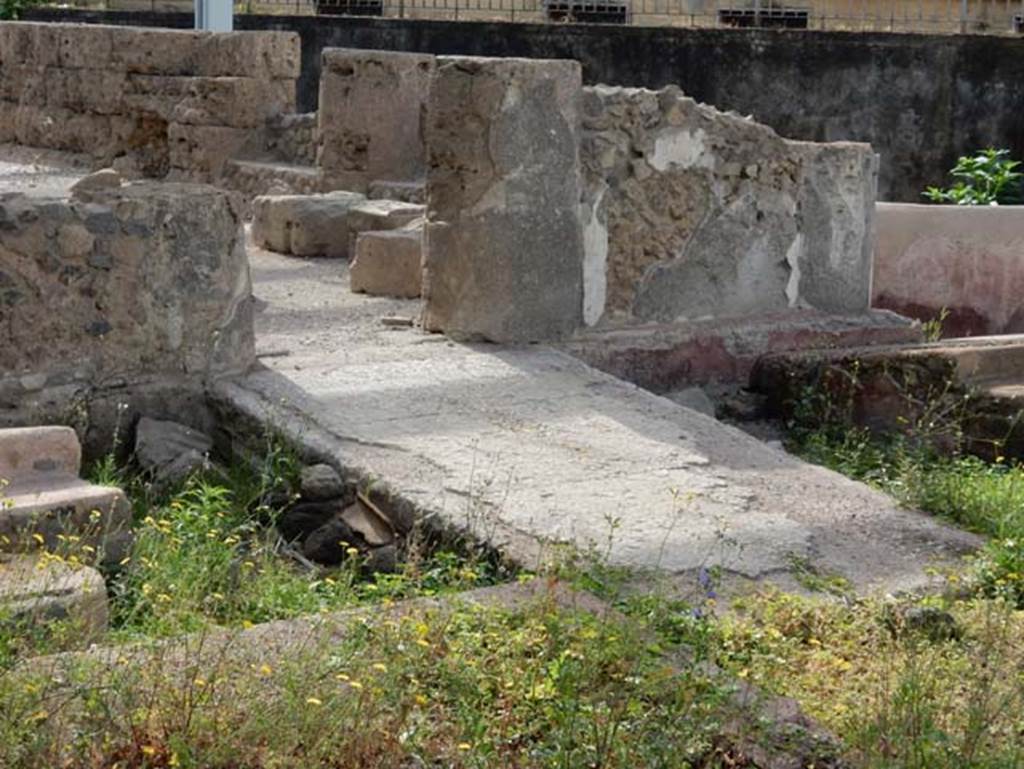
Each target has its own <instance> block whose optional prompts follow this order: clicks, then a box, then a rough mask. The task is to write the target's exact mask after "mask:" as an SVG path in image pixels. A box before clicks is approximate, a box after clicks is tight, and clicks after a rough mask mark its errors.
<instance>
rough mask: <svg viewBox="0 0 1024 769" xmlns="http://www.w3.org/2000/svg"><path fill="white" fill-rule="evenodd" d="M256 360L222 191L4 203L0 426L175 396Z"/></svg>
mask: <svg viewBox="0 0 1024 769" xmlns="http://www.w3.org/2000/svg"><path fill="white" fill-rule="evenodd" d="M253 362H254V347H253V324H252V306H251V290H250V282H249V268H248V261H247V259H246V254H245V248H244V239H243V232H242V227H241V218H240V215H239V211H238V209H237V201H236V200H235V198H234V197H233V196H232V195H231V193H228V192H224V191H221V190H218V189H215V188H213V187H209V186H204V185H195V184H177V183H166V182H148V181H146V182H137V183H134V184H130V185H126V186H124V187H120V188H111V189H104V190H97V191H94V192H91V193H89V194H88V195H87V196H83V197H72V198H47V197H29V196H25V195H20V194H6V195H0V423H3V424H19V423H21V424H25V423H31V422H33V421H38V420H39V419H40V418H56V419H59V420H60V421H62V422H65V421H66V420H67V414H66V413H64V412H62V409H67V408H69V407H70V406H71V405H72V404H73V403H74V402H76V401H78V400H81V401H83V402H84V401H87V400H89V399H90V398H92V397H94V396H99V397H100V399H101V400H102V397H103V396H104V395H106V396H110V397H117V398H121V397H127V396H126V395H124V396H122V395H118V393H125V392H127V391H130V390H132V388H135V387H145V386H159V387H163V388H164V389H167V388H168V387H171V389H174V390H176V393H175V397H176V398H178V399H179V401H180V400H181V399H182V398H186V397H188V391H189V389H190V388H191V392H192V393H193V394H194V393H195V392H196V391H201V389H202V386H203V383H204V382H205V381H207V380H209V379H211V378H214V377H216V376H219V375H222V374H230V373H235V372H239V371H242V370H244V369H246V368H247V367H248V366H250V365H251V364H252V363H253ZM172 386H173V387H172ZM111 394H113V395H112V396H111ZM110 421H111V422H112V421H113V420H110Z"/></svg>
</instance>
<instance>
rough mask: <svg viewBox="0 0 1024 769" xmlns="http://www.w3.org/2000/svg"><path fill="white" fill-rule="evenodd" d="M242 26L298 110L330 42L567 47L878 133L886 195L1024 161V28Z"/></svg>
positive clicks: (547, 50)
mask: <svg viewBox="0 0 1024 769" xmlns="http://www.w3.org/2000/svg"><path fill="white" fill-rule="evenodd" d="M26 18H31V19H38V20H45V19H53V20H57V19H60V20H72V19H77V20H81V21H88V22H103V23H118V24H139V25H147V26H178V27H181V26H184V27H187V26H191V24H192V16H191V15H190V14H160V13H145V12H142V13H138V12H132V13H125V12H120V13H118V12H82V11H74V10H42V9H40V10H35V11H32V12H30V13H29V14H27V15H26ZM236 28H237V29H278V30H294V31H297V32H298V33H299V34H300V36H301V38H302V46H303V48H302V76H301V78H300V81H299V86H298V87H299V93H298V99H299V108H300V109H301V110H312V109H315V107H316V98H317V86H318V82H319V72H320V52H321V51H322V50H323V49H324V48H327V47H353V48H379V49H392V50H399V51H418V52H424V53H434V54H461V55H479V56H524V57H529V58H572V59H577V60H579V61H580V62H581V63H582V65H583V78H584V81H585V82H587V83H599V82H600V83H609V84H613V85H631V86H646V87H649V88H660V87H661V86H664V85H668V84H671V83H675V84H677V85H679V86H680V87H682V89H683V90H684V91H685V92H686V93H688V94H689V95H691V96H693V97H694V98H696V99H698V100H699V101H703V102H707V103H709V104H713V105H714V106H716V107H718V108H719V109H725V110H735V111H737V112H740V113H742V114H744V115H752V116H753V117H754V118H755V119H756V120H758V121H760V122H763V123H767V124H768V125H770V126H772V127H773V128H775V129H776V130H777V131H778V132H779V133H780V134H782V135H783V136H786V137H789V138H794V139H807V140H813V141H834V140H844V139H845V140H855V141H865V142H870V143H871V144H872V145H873V146H874V147H875V149H876V151H877V152H879V153H880V155H881V158H882V164H881V174H880V181H879V196H880V198H881V199H885V200H902V201H919V200H921V197H920V192H921V190H922V189H924V187H926V186H927V185H931V184H936V185H939V184H944V183H945V182H946V171H947V170H948V169H949V168H951V167H952V165H953V164H954V163H955V161H956V158H957V157H958V156H959V155H962V154H965V153H968V152H972V151H974V150H976V149H979V148H983V147H986V146H995V147H1007V148H1009V149H1010V150H1011V151H1012V152H1013V154H1014V156H1016V157H1018V158H1022V159H1024V39H1017V38H1007V37H995V36H939V35H902V34H883V33H857V32H853V33H844V32H806V31H795V30H794V31H773V30H722V29H669V28H661V27H611V26H603V25H563V24H558V25H555V24H552V25H538V24H507V23H486V22H447V21H413V20H401V19H367V18H339V17H314V16H255V15H240V16H237V17H236Z"/></svg>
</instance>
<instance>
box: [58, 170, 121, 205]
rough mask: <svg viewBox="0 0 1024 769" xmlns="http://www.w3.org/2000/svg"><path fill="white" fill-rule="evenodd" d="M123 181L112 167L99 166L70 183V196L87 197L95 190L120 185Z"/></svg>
mask: <svg viewBox="0 0 1024 769" xmlns="http://www.w3.org/2000/svg"><path fill="white" fill-rule="evenodd" d="M123 182H124V179H123V178H122V177H121V174H119V173H118V172H117V171H115V170H114V169H113V168H101V169H100V170H99V171H94V172H93V173H91V174H89V175H88V176H83V177H82V178H81V179H79V180H78V181H77V182H75V183H74V184H73V185H71V197H74V198H82V199H88V198H90V197H92V195H91V193H93V192H95V191H96V190H106V189H111V188H116V187H120V186H121V184H122V183H123Z"/></svg>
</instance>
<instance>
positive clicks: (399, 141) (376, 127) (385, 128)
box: [316, 49, 435, 193]
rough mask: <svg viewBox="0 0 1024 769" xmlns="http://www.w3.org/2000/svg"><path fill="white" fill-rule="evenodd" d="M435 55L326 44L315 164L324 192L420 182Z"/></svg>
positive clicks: (424, 165)
mask: <svg viewBox="0 0 1024 769" xmlns="http://www.w3.org/2000/svg"><path fill="white" fill-rule="evenodd" d="M434 63H435V58H434V57H433V56H427V55H419V54H412V53H394V52H391V51H361V50H343V49H333V50H332V49H329V50H326V51H324V54H323V64H322V67H323V69H322V73H323V74H322V77H321V78H320V110H319V112H320V114H319V137H318V141H319V147H318V150H317V158H316V162H317V165H318V166H319V168H320V170H321V173H322V176H323V188H324V189H325V190H349V191H352V192H363V193H365V192H368V191H369V187H370V184H371V183H373V182H420V183H422V181H423V177H424V174H425V173H426V162H427V159H426V147H425V144H424V139H423V131H424V123H425V119H426V104H427V93H428V91H429V89H430V80H431V77H432V76H433V72H434Z"/></svg>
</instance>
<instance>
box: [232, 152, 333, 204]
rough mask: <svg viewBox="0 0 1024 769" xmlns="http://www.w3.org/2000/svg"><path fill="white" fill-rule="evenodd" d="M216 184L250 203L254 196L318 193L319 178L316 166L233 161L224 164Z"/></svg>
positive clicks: (277, 162)
mask: <svg viewBox="0 0 1024 769" xmlns="http://www.w3.org/2000/svg"><path fill="white" fill-rule="evenodd" d="M218 183H219V184H220V186H222V187H226V188H228V189H231V190H235V191H237V192H240V193H242V194H243V195H244V196H245V197H246V198H249V199H252V198H254V197H256V196H257V195H282V194H295V195H308V194H313V193H316V192H319V191H320V189H321V187H322V175H321V173H320V169H318V168H316V167H315V166H308V165H299V164H295V163H285V162H279V161H274V160H239V159H232V160H229V161H227V162H226V163H225V164H224V171H223V172H222V174H221V178H220V180H219V182H218Z"/></svg>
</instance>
